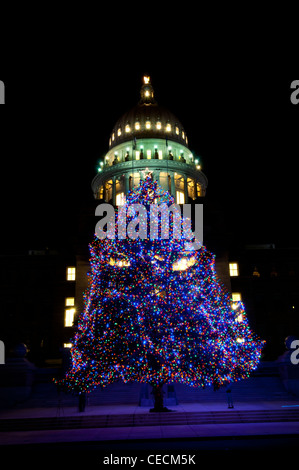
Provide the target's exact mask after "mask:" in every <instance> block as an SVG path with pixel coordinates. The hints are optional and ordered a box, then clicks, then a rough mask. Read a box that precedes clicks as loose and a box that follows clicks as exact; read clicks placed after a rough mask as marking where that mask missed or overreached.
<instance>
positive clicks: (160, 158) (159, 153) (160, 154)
mask: <svg viewBox="0 0 299 470" xmlns="http://www.w3.org/2000/svg"><path fill="white" fill-rule="evenodd" d="M158 155H159V160H162V159H163V152H162V150H158Z"/></svg>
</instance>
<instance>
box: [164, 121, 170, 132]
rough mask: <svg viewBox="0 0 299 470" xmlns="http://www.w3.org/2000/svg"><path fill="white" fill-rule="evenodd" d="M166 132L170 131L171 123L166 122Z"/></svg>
mask: <svg viewBox="0 0 299 470" xmlns="http://www.w3.org/2000/svg"><path fill="white" fill-rule="evenodd" d="M165 130H166V132H170V131H171V124H169V123H168V124H166V129H165Z"/></svg>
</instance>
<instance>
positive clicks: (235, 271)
mask: <svg viewBox="0 0 299 470" xmlns="http://www.w3.org/2000/svg"><path fill="white" fill-rule="evenodd" d="M229 275H230V276H231V277H233V276H239V266H238V263H229Z"/></svg>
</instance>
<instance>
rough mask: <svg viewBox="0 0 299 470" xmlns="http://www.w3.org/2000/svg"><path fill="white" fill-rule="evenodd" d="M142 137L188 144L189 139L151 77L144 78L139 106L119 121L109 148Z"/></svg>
mask: <svg viewBox="0 0 299 470" xmlns="http://www.w3.org/2000/svg"><path fill="white" fill-rule="evenodd" d="M141 138H157V139H167V140H172V141H174V142H180V143H181V144H183V145H184V146H186V147H188V139H187V136H186V133H185V130H184V128H183V126H182V124H181V122H180V121H179V119H178V118H177V117H176V116H175V115H174V114H173V113H171V112H170V111H168V109H166V108H164V107H162V106H159V105H158V103H157V102H156V100H155V98H154V89H153V87H152V84H151V79H150V77H148V76H145V77H143V84H142V87H141V90H140V101H139V103H138V105H137V106H135V107H134V108H132V109H131V110H130V111H128V112H127V113H125V114H124V115H123V116H122V117H121V118H120V119H119V120H118V121H117V122H116V124H115V126H114V128H113V130H112V133H111V136H110V140H109V148H110V149H111V148H113V147H115V146H117V145H119V144H120V143H122V142H128V141H131V140H133V139H141Z"/></svg>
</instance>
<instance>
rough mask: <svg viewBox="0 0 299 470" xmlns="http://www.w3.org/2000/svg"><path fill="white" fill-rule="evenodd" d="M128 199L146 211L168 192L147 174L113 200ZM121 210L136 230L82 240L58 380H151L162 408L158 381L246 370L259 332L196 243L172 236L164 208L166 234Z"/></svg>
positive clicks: (199, 381) (245, 373)
mask: <svg viewBox="0 0 299 470" xmlns="http://www.w3.org/2000/svg"><path fill="white" fill-rule="evenodd" d="M137 203H138V204H141V205H143V206H144V207H145V208H146V209H147V210H146V214H149V211H148V208H149V207H150V205H152V204H157V203H159V204H162V203H165V204H167V205H168V206H170V205H172V204H173V203H174V200H173V197H172V196H170V195H169V193H168V192H166V191H163V190H162V189H161V188H160V187H159V185H158V183H157V182H156V181H152V179H151V176H150V175H147V176H146V177H145V179H144V180H143V181H141V184H140V186H139V187H137V188H136V189H135V190H133V191H131V192H130V193H129V194H128V197H127V201H126V204H125V206H124V207H123V209H122V210H123V211H124V210H125V211H126V212H127V213H128V208H129V207H130V205H132V204H137ZM122 213H123V212H122ZM130 214H131V215H130V217H128V219H127V222H129V223H130V222H134V221H135V225H134V226H135V227H136V226H137V228H138V229H139V230H141V227H140V226H141V225H143V229H145V232H146V236H145V237H144V238H143V239H141V238H140V237H137V238H136V237H135V238H128V237H126V238H124V239H119V238H118V237H117V236H116V238H115V239H108V238H106V239H99V238H98V237H96V236H95V238H94V241H93V242H92V244H91V245H90V254H91V259H90V265H91V271H90V273H89V284H90V286H89V289H88V290H87V292H86V293H85V299H84V300H85V309H84V311H83V313H82V314H81V316H80V317H79V319H78V324H77V329H76V333H75V337H74V339H73V347H72V349H71V355H72V365H71V368H70V370H69V371H68V372H67V374H66V377H65V378H64V379H63V381H62V383H63V385H65V386H66V388H68V389H69V390H72V391H76V392H79V393H83V392H84V393H85V392H87V393H88V392H90V391H92V390H93V389H94V388H95V387H97V386H101V387H105V386H107V385H109V384H111V383H113V382H115V381H119V380H121V381H123V382H131V381H133V382H141V383H147V384H151V385H152V386H153V392H154V398H155V407H154V410H155V411H163V410H165V408H164V407H163V400H162V398H161V397H162V386H163V385H164V384H165V383H175V382H180V383H184V384H187V385H190V386H196V387H205V386H210V385H213V386H214V388H218V387H220V386H222V385H224V384H226V383H229V382H234V381H237V380H240V379H244V378H247V377H249V374H250V372H251V371H252V370H254V369H255V368H256V367H257V365H258V363H259V359H260V355H261V349H262V347H263V341H261V340H260V339H259V338H257V337H256V336H255V335H254V334H253V333H252V332H251V330H250V327H249V324H248V320H247V317H246V313H245V310H244V306H243V304H242V302H235V303H233V302H232V300H231V296H230V294H229V292H228V291H226V289H225V288H224V286H223V285H222V284H221V282H220V280H219V279H218V277H217V275H216V271H215V257H214V255H213V254H211V253H210V252H209V251H208V250H207V249H206V248H205V247H204V246H202V247H201V248H200V249H197V250H196V249H194V248H193V249H192V246H191V245H190V243H189V238H190V236H189V235H190V234H187V236H186V235H184V234H183V235H182V236H181V238H180V239H176V238H175V237H174V216H173V214H172V213H170V228H169V238H162V236H161V230H160V229H161V227H160V226H159V232H158V236H157V237H156V238H154V239H151V238H152V237H150V236H149V233H148V232H149V231H148V230H147V229H148V228H149V226H150V220H149V215H146V216H143V217H144V219H143V220H142V223H141V222H140V219H139V223H138V224H136V217H135V216H136V214H135V213H134V211H133V212H132V211H131V212H130ZM119 217H120V212H119V213H118V214H116V222H117V221H118V218H119ZM134 217H135V219H134ZM161 220H162V219H161V218H160V219H159V223H160V225H161ZM116 226H118V225H117V223H116ZM136 233H138V230H137V229H136Z"/></svg>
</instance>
